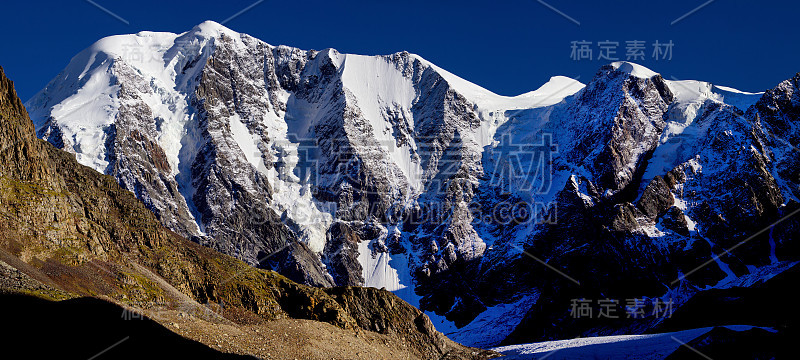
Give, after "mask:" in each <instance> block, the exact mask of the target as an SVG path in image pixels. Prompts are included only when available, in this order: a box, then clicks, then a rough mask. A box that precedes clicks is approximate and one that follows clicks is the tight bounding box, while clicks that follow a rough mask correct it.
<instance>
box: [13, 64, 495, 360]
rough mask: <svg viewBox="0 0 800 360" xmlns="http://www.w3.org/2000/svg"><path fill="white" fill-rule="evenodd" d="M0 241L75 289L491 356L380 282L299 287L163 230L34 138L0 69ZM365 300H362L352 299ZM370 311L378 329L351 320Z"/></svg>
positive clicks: (435, 352) (133, 202)
mask: <svg viewBox="0 0 800 360" xmlns="http://www.w3.org/2000/svg"><path fill="white" fill-rule="evenodd" d="M0 250H3V251H2V253H3V254H5V255H4V256H5V257H6V258H8V259H7V260H8V261H6V262H7V263H13V262H15V261H16V262H21V263H24V266H17V267H16V268H17V269H19V270H21V271H24V272H26V273H27V274H29V275H30V276H31V277H33V278H36V279H37V280H39V281H41V282H43V283H47V284H48V285H53V286H54V287H56V288H58V289H59V290H63V291H66V292H69V293H72V294H76V295H80V296H92V297H101V298H106V299H109V300H111V301H113V302H117V303H119V304H127V305H129V306H134V307H142V308H150V307H162V308H165V309H169V308H172V309H175V308H184V309H185V307H186V306H187V303H191V304H189V305H190V306H196V305H197V303H200V304H207V303H215V304H224V309H223V310H220V309H217V310H219V312H220V313H222V315H224V316H225V317H226V318H227V320H228V321H230V322H231V323H232V324H234V326H244V325H247V324H252V323H254V322H255V323H258V322H267V321H274V320H278V319H287V318H292V319H307V320H315V321H320V322H325V323H329V324H331V325H334V326H335V327H338V328H339V329H342V330H345V331H346V332H347V333H348V334H351V335H353V336H355V335H357V334H358V333H363V332H364V331H370V332H382V333H383V334H379V335H380V336H378V338H380V339H382V340H380V341H385V342H387V343H391V344H395V345H396V346H398V347H400V346H402V347H403V349H402V350H401V349H398V351H400V352H401V353H402V354H407V355H408V356H407V357H411V358H441V357H447V356H449V357H454V358H471V357H485V356H491V354H489V353H483V352H480V351H476V350H475V349H469V348H465V347H463V346H461V345H458V344H456V343H454V342H452V341H450V340H447V339H446V338H444V336H443V335H441V334H440V333H438V332H436V331H435V330H434V329H433V327H432V326H430V322H429V320H428V319H427V317H426V316H425V315H423V314H422V313H420V312H419V310H417V309H415V308H413V307H412V306H410V305H408V304H407V303H405V302H403V301H402V300H400V299H399V298H397V297H396V296H394V295H393V294H391V293H389V292H386V291H380V290H374V289H369V290H367V289H362V290H356V291H352V290H348V291H338V290H327V292H326V290H322V289H317V288H312V287H308V286H304V285H299V284H297V283H294V282H292V281H290V280H288V279H286V278H285V277H283V276H280V275H278V274H276V273H274V272H269V271H263V270H258V269H255V268H252V267H250V266H248V265H246V264H245V263H242V262H241V261H238V260H236V259H234V258H231V257H228V256H225V255H221V254H219V253H216V252H214V251H212V250H210V249H207V248H204V247H202V246H199V245H197V244H195V243H192V242H190V241H187V240H186V239H184V238H182V237H179V236H177V235H176V234H174V233H172V232H171V231H169V230H167V229H165V228H164V227H163V226H161V225H160V224H159V222H158V221H157V220H156V218H155V216H154V215H153V214H152V213H151V212H150V211H149V210H148V209H147V208H146V207H145V206H144V205H143V204H142V203H141V202H139V201H138V200H137V199H136V198H135V197H134V196H133V194H131V193H129V192H127V191H125V190H123V189H121V188H120V187H119V186H118V185H117V183H116V182H115V180H114V179H113V178H111V177H109V176H105V175H101V174H98V173H97V172H95V171H94V170H92V169H90V168H87V167H84V166H82V165H80V164H78V163H77V161H76V160H75V158H74V157H73V156H72V155H70V154H68V153H66V152H64V151H61V150H58V149H56V148H54V147H53V146H51V145H50V144H48V143H47V142H45V141H42V140H39V139H37V138H36V137H35V134H34V128H33V124H32V123H31V121H30V118H29V117H28V115H27V113H26V111H25V108H24V106H23V105H22V103H21V101H20V100H19V98H18V97H17V96H16V93H15V91H14V88H13V83H12V82H11V81H10V80H8V79H7V78H6V77H5V75H4V74H3V72H2V68H0ZM20 265H22V264H20ZM328 292H331V293H332V294H334V296H331V295H329V293H328ZM366 299H370V301H371V304H373V305H374V306H369V307H364V306H353V304H357V303H359V302H360V301H364V300H366ZM390 314H393V315H391V316H388V315H390ZM382 317H384V318H385V320H384V322H385V323H386V324H384V326H383V327H382V328H374V326H373V325H374V324H373V323H370V322H365V321H364V320H363V319H378V318H382ZM387 329H389V330H391V331H388V330H387ZM370 336H374V335H370ZM381 336H382V337H381ZM198 337H199V338H202V336H198ZM376 339H377V338H376ZM376 341H378V340H376ZM401 357H405V356H401Z"/></svg>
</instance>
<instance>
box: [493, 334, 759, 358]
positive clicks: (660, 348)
mask: <svg viewBox="0 0 800 360" xmlns="http://www.w3.org/2000/svg"><path fill="white" fill-rule="evenodd" d="M725 327H726V328H728V329H730V330H734V331H746V330H750V329H752V328H753V326H748V325H734V326H725ZM711 329H713V328H712V327H705V328H699V329H692V330H684V331H678V332H670V333H661V334H651V335H618V336H598V337H589V338H578V339H572V340H557V341H546V342H540V343H533V344H524V345H510V346H501V347H497V348H494V349H492V350H494V351H497V352H499V353H501V354H503V355H505V356H506V357H503V359H545V358H546V359H551V360H558V359H565V360H566V359H591V360H596V359H606V360H616V359H619V360H623V359H637V360H659V359H663V358H665V357H667V356H669V354H671V353H673V352H674V351H675V350H677V349H678V348H679V347H680V346H682V343H688V342H690V341H692V340H694V339H695V338H697V337H699V336H701V335H703V334H705V333H707V332H709V331H711ZM765 330H768V331H773V330H772V329H765Z"/></svg>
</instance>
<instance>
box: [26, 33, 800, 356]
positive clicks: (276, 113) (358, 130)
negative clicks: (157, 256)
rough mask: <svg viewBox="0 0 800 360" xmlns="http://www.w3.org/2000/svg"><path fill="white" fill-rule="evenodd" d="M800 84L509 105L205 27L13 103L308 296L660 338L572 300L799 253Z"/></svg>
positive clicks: (554, 82)
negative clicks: (575, 313) (328, 293)
mask: <svg viewBox="0 0 800 360" xmlns="http://www.w3.org/2000/svg"><path fill="white" fill-rule="evenodd" d="M799 81H800V75H796V76H795V77H794V78H792V79H789V80H787V81H784V82H782V83H781V84H779V85H778V86H777V87H775V88H774V89H771V90H768V91H766V92H765V93H746V92H741V91H738V90H735V89H731V88H727V87H723V86H717V85H713V84H710V83H707V82H702V81H693V80H682V81H678V80H675V81H671V80H665V79H664V78H663V77H662V76H661V75H660V74H657V73H655V72H652V71H650V70H649V69H646V68H644V67H642V66H640V65H637V64H633V63H628V62H617V63H613V64H609V65H606V66H603V67H601V68H600V69H599V70H598V72H597V73H596V75H595V76H594V78H592V79H591V80H590V81H589V82H588V83H587V84H585V85H584V84H581V83H579V82H577V81H575V80H573V79H569V78H565V77H558V76H557V77H553V78H551V80H550V81H549V82H548V83H546V84H544V85H543V86H541V87H540V88H539V89H537V90H535V91H532V92H529V93H526V94H522V95H519V96H516V97H505V96H499V95H496V94H493V93H491V92H489V91H487V90H485V89H483V88H481V87H479V86H476V85H474V84H471V83H469V82H467V81H465V80H463V79H461V78H459V77H457V76H455V75H453V74H451V73H449V72H447V71H445V70H443V69H441V68H439V67H437V66H436V65H434V64H431V63H430V62H428V61H426V60H425V59H423V58H421V57H420V56H417V55H414V54H409V53H406V52H401V53H397V54H392V55H386V56H361V55H350V54H341V53H339V52H337V51H336V50H333V49H326V50H322V51H313V50H311V51H306V50H301V49H296V48H291V47H287V46H272V45H269V44H266V43H264V42H262V41H260V40H258V39H255V38H253V37H251V36H248V35H246V34H239V33H236V32H234V31H231V30H230V29H227V28H224V27H222V26H220V25H219V24H216V23H213V22H205V23H202V24H200V25H198V26H196V27H195V28H193V29H191V30H190V31H188V32H186V33H183V34H171V33H155V32H142V33H139V34H135V35H120V36H113V37H109V38H105V39H102V40H100V41H98V42H97V43H95V44H94V45H92V46H91V47H90V48H88V49H86V50H84V51H83V52H81V53H80V54H78V55H77V56H76V57H75V58H73V59H72V61H71V62H70V64H69V65H68V66H67V67H66V68H65V69H64V71H63V72H62V73H61V74H59V75H58V76H57V77H55V78H54V79H53V81H52V82H51V83H50V84H48V86H47V87H46V88H45V89H43V90H42V91H41V92H39V93H38V94H37V95H35V96H34V97H33V98H32V99H30V100H29V101H28V102H26V107H27V109H28V110H29V111H30V113H31V117H32V119H33V123H34V124H35V127H36V134H37V136H38V137H39V138H41V139H45V140H47V141H48V142H50V143H51V144H53V145H55V146H56V147H58V148H61V149H64V150H66V151H67V152H70V153H72V154H74V155H75V156H76V158H77V160H78V162H80V163H81V164H84V165H86V166H89V167H91V168H93V169H95V170H97V171H98V172H102V173H104V174H107V175H109V176H111V177H113V179H114V180H115V181H116V182H117V183H119V184H120V185H121V186H122V187H123V188H125V189H127V190H129V191H130V192H132V193H133V194H135V195H136V197H137V198H138V199H139V200H141V202H142V203H143V204H144V206H146V208H147V209H149V210H150V211H152V213H153V214H155V217H156V218H157V219H158V220H159V221H160V222H161V224H163V225H164V226H166V227H167V228H169V229H171V230H172V231H174V232H175V233H177V234H179V235H181V236H184V237H186V238H190V239H192V240H193V241H194V242H195V243H199V244H202V245H205V246H207V247H209V248H212V249H215V250H217V251H219V252H222V253H224V254H228V255H231V256H233V257H236V258H239V259H241V260H243V261H244V262H246V263H248V264H250V265H254V266H256V267H260V268H264V269H271V270H275V271H277V272H279V273H281V274H283V275H285V276H287V277H289V278H291V279H292V280H294V281H297V282H301V283H305V284H308V285H312V286H317V287H331V286H366V287H375V288H386V290H389V291H392V292H394V293H395V294H397V295H398V296H400V297H401V298H403V299H404V300H406V301H408V302H409V303H411V304H412V305H415V306H419V307H420V308H421V309H422V310H423V311H425V312H426V313H427V314H429V315H430V316H431V317H432V320H433V324H434V325H435V326H436V327H437V328H438V329H440V330H442V331H443V332H446V333H448V335H449V336H450V338H452V339H454V340H457V341H460V342H463V343H466V344H468V345H474V346H490V345H495V344H499V343H503V342H505V343H520V342H530V341H535V340H547V339H557V338H568V337H576V336H580V335H585V334H617V333H630V332H641V331H645V330H648V329H654V328H656V327H657V326H658V323H659V322H660V321H659V320H658V319H653V318H645V319H639V320H637V319H634V320H628V321H604V322H596V321H579V320H576V319H574V318H572V317H571V316H570V315H569V309H570V303H571V300H572V299H582V298H585V299H599V298H602V299H607V298H612V299H620V300H622V301H623V302H624V300H625V299H632V298H637V299H662V300H665V301H666V300H670V301H672V302H674V306H675V307H676V308H677V307H680V306H681V305H682V304H684V303H686V302H687V301H689V300H690V299H691V298H693V297H694V296H696V295H697V294H700V293H702V292H704V291H707V290H711V289H726V288H731V287H742V286H744V287H747V286H751V285H753V284H757V283H760V282H763V281H764V280H766V279H768V278H770V277H771V276H773V275H775V274H778V273H780V272H782V271H784V270H785V269H787V268H789V267H791V266H792V265H794V264H795V263H796V262H797V261H800V253H798V247H797V241H796V239H795V237H796V234H797V229H798V226H800V224H799V223H798V218H797V217H791V216H789V215H792V214H794V211H796V210H797V209H798V208H800V204H799V203H798V194H800V188H799V187H798V185H799V184H800V173H799V171H800V167H799V165H800V163H798V159H799V157H798V154H797V153H796V151H797V146H799V145H800V133H799V132H798V131H799V130H798V127H797V125H796V123H797V119H798V115H799V114H800V110H798V108H799V106H800V100H798V97H799V96H800V93H798V86H799V85H800V84H798V82H799ZM19 151H24V150H19ZM26 168H27V167H26ZM31 171H33V170H31ZM104 179H105V178H104ZM779 220H780V222H779V223H777V224H775V226H773V227H771V228H769V231H762V230H763V229H765V228H768V227H769V226H770V225H772V224H774V223H776V222H777V221H779ZM188 248H191V249H195V248H194V247H188ZM198 249H199V248H198ZM729 249H734V250H733V251H726V250H729ZM195 251H201V250H195ZM467 279H469V280H467ZM303 289H310V288H305V287H303ZM308 291H312V290H308ZM351 305H353V306H355V304H351ZM554 324H555V325H556V326H553V325H554ZM486 326H491V327H492V329H493V331H492V333H491V334H486V333H485V327H486Z"/></svg>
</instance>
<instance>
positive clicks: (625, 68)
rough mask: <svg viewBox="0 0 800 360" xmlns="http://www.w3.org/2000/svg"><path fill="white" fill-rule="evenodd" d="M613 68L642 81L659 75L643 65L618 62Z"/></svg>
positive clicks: (612, 64) (614, 63)
mask: <svg viewBox="0 0 800 360" xmlns="http://www.w3.org/2000/svg"><path fill="white" fill-rule="evenodd" d="M611 67H613V68H614V69H616V70H618V71H621V72H624V73H627V74H630V75H631V76H635V77H637V78H640V79H649V78H651V77H653V76H656V75H658V73H657V72H655V71H653V70H650V69H648V68H646V67H644V66H642V65H639V64H635V63H632V62H629V61H617V62H613V63H611Z"/></svg>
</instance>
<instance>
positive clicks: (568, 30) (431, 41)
mask: <svg viewBox="0 0 800 360" xmlns="http://www.w3.org/2000/svg"><path fill="white" fill-rule="evenodd" d="M93 1H94V2H96V3H97V4H99V5H101V6H103V7H105V8H107V9H109V10H110V11H112V12H114V13H115V14H117V15H118V16H120V17H122V18H123V19H125V20H126V21H127V22H128V24H126V23H124V22H123V21H120V20H118V19H116V18H115V17H113V16H111V15H109V14H106V13H105V12H103V11H102V10H100V9H98V8H97V7H95V6H94V5H92V4H91V3H90V2H89V1H86V0H61V1H35V0H28V1H13V2H6V3H5V4H3V5H2V9H3V13H4V16H3V20H2V22H0V30H2V33H3V42H2V45H0V66H3V67H4V68H5V69H6V73H7V74H8V75H9V76H10V77H11V78H12V80H14V81H15V82H16V86H17V89H18V91H19V93H20V96H21V97H22V98H23V100H27V99H28V98H29V97H31V96H32V95H33V94H34V93H36V92H37V91H38V90H39V89H41V88H42V87H44V86H45V85H46V84H47V82H48V81H49V80H50V79H51V78H53V77H54V76H55V75H57V74H58V72H59V71H60V70H61V69H63V68H64V66H66V64H67V63H68V62H69V60H70V59H71V58H72V56H74V55H75V54H77V53H78V52H79V51H81V50H82V49H84V48H86V47H87V46H89V45H90V44H92V43H93V42H94V41H96V40H98V39H100V38H102V37H104V36H108V35H115V34H126V33H135V32H138V31H141V30H153V31H170V32H176V33H180V32H184V31H187V30H189V29H191V28H192V26H194V25H196V24H198V23H200V22H202V21H204V20H215V21H217V22H222V21H223V20H225V19H227V18H228V17H230V16H232V15H234V14H236V13H237V12H239V11H240V10H242V9H244V8H246V7H248V6H249V5H251V4H253V3H255V2H256V0H227V1H191V2H178V1H168V0H160V1H151V0H139V1H124V2H123V1H111V0H93ZM544 1H545V2H546V3H547V4H549V5H551V6H553V7H555V8H557V9H558V11H560V12H562V13H563V14H564V15H566V16H568V17H570V18H571V19H572V20H575V21H577V22H579V23H580V25H578V24H576V23H575V22H573V21H572V20H570V19H567V18H566V17H564V16H562V15H560V14H559V13H557V12H556V11H554V10H551V9H550V8H548V7H547V6H545V5H543V4H542V3H540V2H538V1H537V0H496V1H470V0H460V1H456V0H428V1H423V0H410V1H381V0H372V1H366V0H365V1H361V0H359V1H355V0H353V1H348V0H340V1H331V0H328V1H300V2H296V1H274V0H266V1H263V2H261V3H260V4H258V5H256V6H254V7H252V9H250V10H249V11H247V12H245V13H243V14H241V15H240V16H238V17H236V18H234V19H232V20H230V21H229V22H228V23H226V24H225V25H226V26H228V27H230V28H231V29H233V30H236V31H239V32H245V33H248V34H250V35H253V36H255V37H257V38H260V39H262V40H264V41H266V42H268V43H270V44H273V45H279V44H285V45H291V46H295V47H300V48H303V49H323V48H327V47H333V48H336V49H338V50H339V51H341V52H345V53H359V54H388V53H393V52H397V51H401V50H408V51H410V52H413V53H417V54H420V55H421V56H423V57H425V58H426V59H428V60H430V61H432V62H434V63H436V64H437V65H439V66H441V67H443V68H445V69H447V70H449V71H451V72H453V73H455V74H457V75H459V76H461V77H463V78H465V79H467V80H470V81H472V82H474V83H477V84H479V85H481V86H483V87H485V88H488V89H489V90H492V91H494V92H496V93H499V94H503V95H516V94H519V93H523V92H526V91H530V90H533V89H535V88H537V87H538V86H540V85H541V84H542V83H544V82H545V81H547V79H548V78H549V77H550V76H553V75H565V76H570V77H578V76H580V80H581V81H583V82H586V81H588V80H589V79H591V77H592V75H593V74H594V73H595V71H596V70H597V68H598V67H599V66H601V65H602V64H604V63H607V62H609V61H607V60H597V56H598V53H599V52H600V47H599V46H598V42H601V41H605V40H610V41H612V42H614V41H615V42H619V46H617V47H616V57H619V58H621V59H623V60H624V59H625V57H626V44H625V42H626V41H631V40H641V41H644V46H645V50H644V54H645V58H644V60H639V61H637V62H638V63H641V64H643V65H645V66H647V67H650V68H651V69H653V70H654V71H657V72H660V73H661V74H662V75H664V77H666V78H668V79H669V78H677V79H698V80H707V81H711V82H713V83H716V84H720V85H727V86H732V87H736V88H739V89H740V90H745V91H762V90H764V89H767V88H771V87H773V86H774V85H776V84H777V83H778V82H780V81H782V80H785V79H787V78H789V77H791V76H792V75H794V74H795V73H796V72H799V71H800V61H798V59H800V46H798V38H800V36H799V35H800V30H799V29H800V26H798V24H797V15H798V14H800V4H798V2H794V1H774V0H761V1H758V2H753V1H745V0H716V1H711V2H710V3H707V0H691V1H684V0H677V1H668V2H666V1H665V2H651V1H641V0H639V1H633V0H613V1H565V0H544ZM704 3H707V4H706V6H704V7H702V8H700V9H699V10H697V11H696V12H694V13H693V14H691V15H689V16H686V17H683V16H684V15H685V14H687V13H688V12H690V11H691V10H693V9H695V8H697V7H699V6H701V5H703V4H704ZM681 17H683V18H682V19H681V20H679V21H677V22H676V23H674V24H672V23H673V22H674V21H675V20H677V19H679V18H681ZM579 40H586V41H589V42H591V46H590V47H591V48H592V49H593V60H587V59H582V60H579V61H575V60H572V59H571V58H570V55H571V49H570V47H571V42H572V41H579ZM670 40H671V41H672V42H673V44H674V47H673V54H672V60H670V61H667V60H664V59H659V60H654V59H653V58H652V51H653V43H654V42H655V41H659V42H660V43H668V42H669V41H670ZM612 48H613V46H612Z"/></svg>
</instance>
